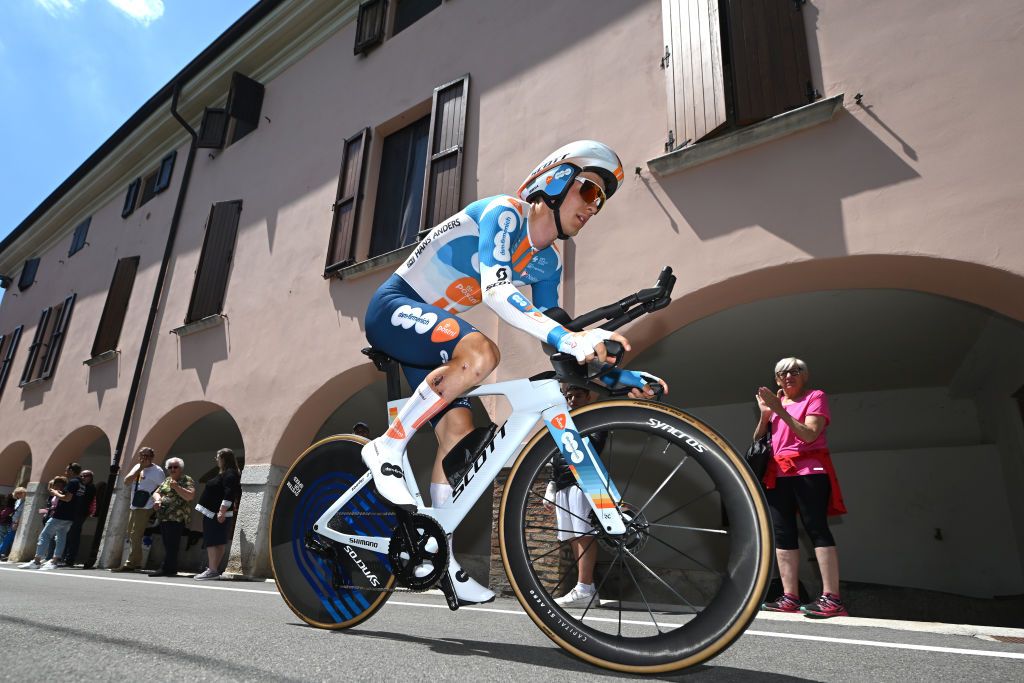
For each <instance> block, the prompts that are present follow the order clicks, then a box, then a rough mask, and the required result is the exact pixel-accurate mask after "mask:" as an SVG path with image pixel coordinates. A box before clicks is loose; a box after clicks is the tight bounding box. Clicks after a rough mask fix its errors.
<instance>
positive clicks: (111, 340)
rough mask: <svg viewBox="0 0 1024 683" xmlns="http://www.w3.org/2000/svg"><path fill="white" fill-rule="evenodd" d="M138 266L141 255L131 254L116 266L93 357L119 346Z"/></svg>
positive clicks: (97, 332)
mask: <svg viewBox="0 0 1024 683" xmlns="http://www.w3.org/2000/svg"><path fill="white" fill-rule="evenodd" d="M138 267H139V257H138V256H129V257H126V258H123V259H119V260H118V262H117V267H115V268H114V279H113V280H111V282H110V289H109V290H107V301H106V303H105V304H103V314H102V315H101V316H100V325H99V328H97V330H96V339H95V341H93V344H92V357H93V358H95V357H96V356H98V355H100V354H101V353H103V352H105V351H113V350H115V349H116V348H117V342H118V340H119V339H120V338H121V327H122V326H123V325H124V316H125V313H126V312H127V311H128V300H129V299H130V298H131V295H132V286H133V285H134V284H135V271H136V270H138Z"/></svg>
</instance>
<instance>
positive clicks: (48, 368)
mask: <svg viewBox="0 0 1024 683" xmlns="http://www.w3.org/2000/svg"><path fill="white" fill-rule="evenodd" d="M77 296H78V295H77V294H72V295H70V296H69V297H68V298H66V299H64V303H63V304H61V305H60V306H59V307H58V310H57V313H56V316H57V322H56V324H55V325H54V326H53V332H51V333H50V340H49V342H48V343H47V345H46V347H47V348H46V356H45V357H44V358H43V371H42V374H41V375H40V377H41V378H42V379H46V378H48V377H50V376H52V375H53V371H54V370H56V369H57V359H58V358H60V350H61V348H63V346H64V338H65V337H66V336H67V331H68V325H70V324H71V311H72V309H74V307H75V299H76V298H77Z"/></svg>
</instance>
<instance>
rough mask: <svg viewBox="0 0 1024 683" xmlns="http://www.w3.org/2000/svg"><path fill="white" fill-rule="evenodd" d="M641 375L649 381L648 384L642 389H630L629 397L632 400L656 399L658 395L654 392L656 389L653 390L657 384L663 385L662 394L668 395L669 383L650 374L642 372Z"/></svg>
mask: <svg viewBox="0 0 1024 683" xmlns="http://www.w3.org/2000/svg"><path fill="white" fill-rule="evenodd" d="M640 375H641V376H643V378H644V379H645V380H646V381H647V384H646V385H644V386H643V387H642V388H638V387H633V388H632V389H630V390H629V397H630V398H640V399H651V398H654V397H655V396H656V394H655V392H654V388H653V386H654V384H655V383H657V384H660V385H661V393H662V395H668V383H667V382H666V381H665V380H663V379H662V378H660V377H655V376H654V375H652V374H650V373H647V372H641V373H640Z"/></svg>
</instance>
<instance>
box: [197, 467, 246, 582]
mask: <svg viewBox="0 0 1024 683" xmlns="http://www.w3.org/2000/svg"><path fill="white" fill-rule="evenodd" d="M217 467H218V468H219V470H220V471H219V472H218V473H217V476H216V477H214V478H213V479H211V480H210V481H208V482H207V483H206V488H205V489H203V493H202V495H200V496H199V503H198V504H197V505H196V510H198V511H199V514H201V515H202V516H203V545H205V546H206V557H207V560H208V561H209V566H207V568H206V571H204V572H202V573H201V574H197V575H196V577H195V578H196V580H197V581H207V580H209V579H216V578H217V577H219V576H220V573H221V561H222V560H223V559H224V550H225V547H226V546H227V542H228V532H229V531H230V530H231V522H230V520H231V518H233V517H234V516H235V509H234V508H235V500H236V499H237V498H238V493H239V483H240V480H241V476H240V475H239V472H238V463H237V461H236V460H235V452H234V451H232V450H231V449H230V448H222V449H220V450H219V451H217Z"/></svg>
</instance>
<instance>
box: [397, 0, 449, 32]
mask: <svg viewBox="0 0 1024 683" xmlns="http://www.w3.org/2000/svg"><path fill="white" fill-rule="evenodd" d="M440 6H441V0H396V2H395V23H394V26H393V28H392V29H391V35H396V34H398V32H400V31H403V30H405V29H407V28H409V27H410V26H412V25H413V24H415V23H416V22H417V21H419V20H420V19H422V18H423V17H425V16H426V15H427V13H428V12H431V11H433V10H435V9H437V8H438V7H440Z"/></svg>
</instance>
